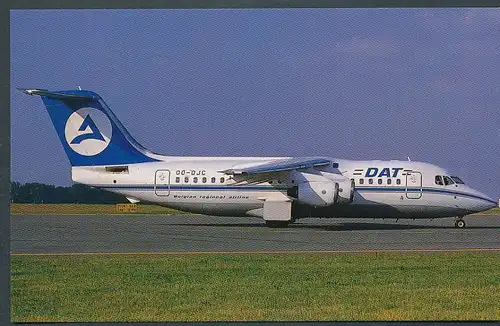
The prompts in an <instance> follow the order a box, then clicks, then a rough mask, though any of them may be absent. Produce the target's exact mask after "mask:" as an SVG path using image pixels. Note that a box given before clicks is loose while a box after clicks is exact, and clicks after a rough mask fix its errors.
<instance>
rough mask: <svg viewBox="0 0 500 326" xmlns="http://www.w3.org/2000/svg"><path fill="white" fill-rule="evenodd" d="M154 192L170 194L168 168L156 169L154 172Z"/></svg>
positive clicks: (162, 194)
mask: <svg viewBox="0 0 500 326" xmlns="http://www.w3.org/2000/svg"><path fill="white" fill-rule="evenodd" d="M155 194H156V195H157V196H168V195H170V170H157V171H156V173H155Z"/></svg>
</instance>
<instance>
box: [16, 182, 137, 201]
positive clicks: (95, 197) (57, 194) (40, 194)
mask: <svg viewBox="0 0 500 326" xmlns="http://www.w3.org/2000/svg"><path fill="white" fill-rule="evenodd" d="M10 197H11V202H12V203H32V204H63V203H64V204H71V203H75V204H118V203H128V201H127V199H126V198H125V197H124V196H122V195H118V194H115V193H112V192H108V191H104V190H101V189H98V188H93V187H89V186H87V185H83V184H73V185H72V186H71V187H61V186H54V185H47V184H43V183H25V184H21V183H19V182H16V181H14V182H11V183H10Z"/></svg>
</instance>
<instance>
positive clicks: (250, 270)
mask: <svg viewBox="0 0 500 326" xmlns="http://www.w3.org/2000/svg"><path fill="white" fill-rule="evenodd" d="M498 266H500V255H499V254H496V253H439V254H399V253H384V254H355V255H347V254H343V255H335V254H333V255H332V254H296V255H284V254H239V255H237V254H232V255H223V254H220V255H217V254H206V255H132V256H112V255H103V256H12V257H11V278H12V279H11V291H12V292H11V300H12V321H13V322H46V321H52V322H82V321H93V322H97V321H99V322H106V321H262V320H272V321H278V320H283V321H303V320H315V321H319V320H498V319H500V270H499V268H498Z"/></svg>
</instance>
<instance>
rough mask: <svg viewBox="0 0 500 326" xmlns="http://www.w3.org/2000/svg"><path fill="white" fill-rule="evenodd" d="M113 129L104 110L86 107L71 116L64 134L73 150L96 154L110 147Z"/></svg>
mask: <svg viewBox="0 0 500 326" xmlns="http://www.w3.org/2000/svg"><path fill="white" fill-rule="evenodd" d="M112 131H113V130H112V126H111V122H110V121H109V119H108V117H107V116H106V115H105V114H104V113H103V112H101V111H100V110H98V109H95V108H91V107H85V108H81V109H78V110H77V111H75V112H73V113H72V114H71V115H70V116H69V118H68V120H67V121H66V128H65V131H64V134H65V136H66V142H67V143H68V145H69V146H70V147H71V149H72V150H74V151H75V152H77V153H78V154H80V155H84V156H94V155H97V154H99V153H101V152H102V151H104V150H105V149H106V147H108V145H109V143H110V142H111V134H112Z"/></svg>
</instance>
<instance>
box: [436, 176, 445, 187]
mask: <svg viewBox="0 0 500 326" xmlns="http://www.w3.org/2000/svg"><path fill="white" fill-rule="evenodd" d="M434 180H435V182H436V184H437V185H440V186H442V185H443V177H441V176H440V175H436V178H434Z"/></svg>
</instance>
